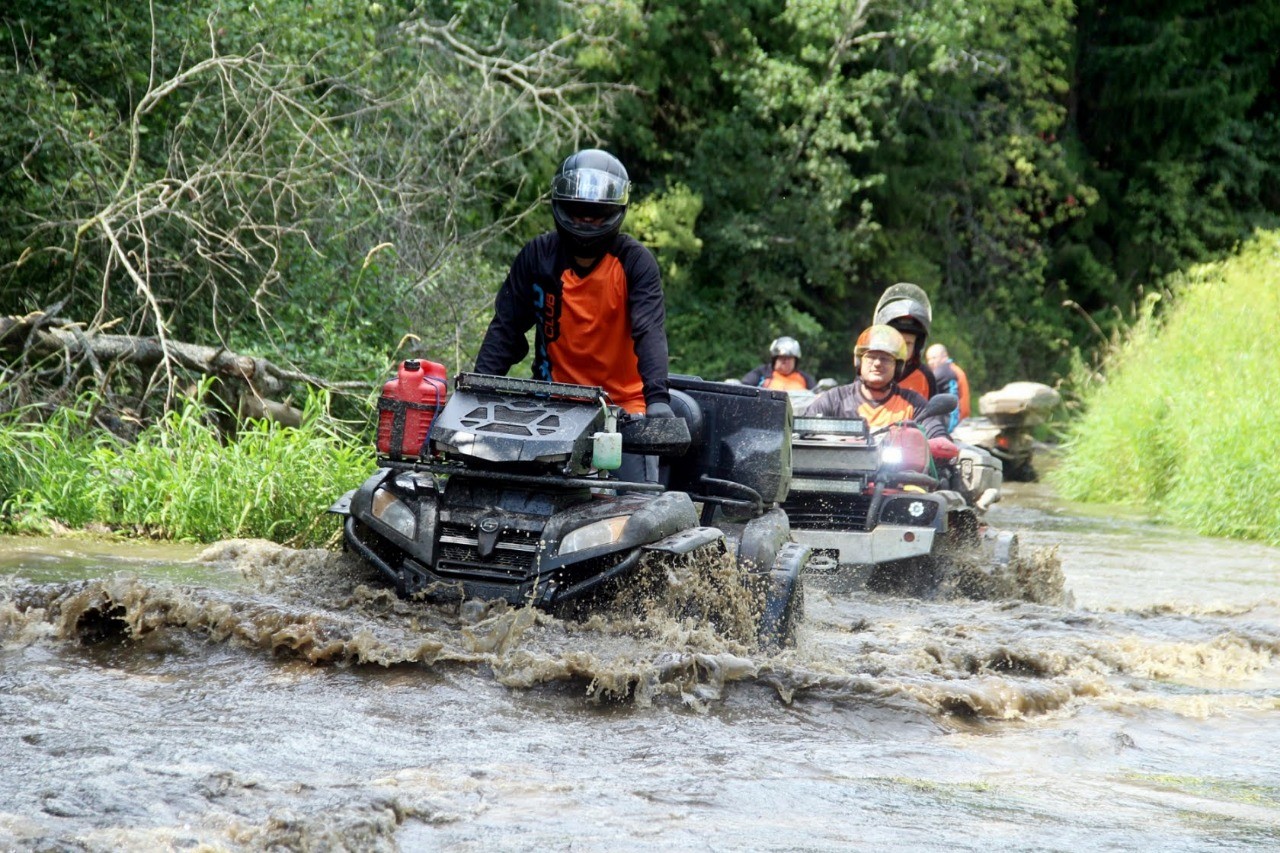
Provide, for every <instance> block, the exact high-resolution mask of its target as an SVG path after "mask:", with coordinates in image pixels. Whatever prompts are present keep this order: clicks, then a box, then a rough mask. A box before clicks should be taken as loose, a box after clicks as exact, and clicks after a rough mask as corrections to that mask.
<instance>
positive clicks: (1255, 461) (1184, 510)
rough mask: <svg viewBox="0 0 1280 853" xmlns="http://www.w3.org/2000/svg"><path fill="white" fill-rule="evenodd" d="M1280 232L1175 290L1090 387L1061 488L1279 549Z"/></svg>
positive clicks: (1060, 469) (1058, 481) (1059, 477)
mask: <svg viewBox="0 0 1280 853" xmlns="http://www.w3.org/2000/svg"><path fill="white" fill-rule="evenodd" d="M1277 281H1280V232H1258V234H1257V235H1256V236H1255V237H1254V239H1253V240H1252V241H1251V242H1249V243H1248V244H1247V245H1245V246H1243V247H1242V248H1241V250H1240V251H1239V252H1238V253H1237V254H1236V255H1235V256H1233V257H1232V258H1230V259H1228V260H1226V261H1223V262H1221V263H1215V264H1206V265H1203V266H1199V267H1195V268H1193V269H1191V270H1190V271H1188V272H1187V273H1185V274H1181V275H1178V276H1175V277H1173V278H1172V279H1170V280H1169V281H1168V282H1167V288H1168V289H1167V291H1166V293H1165V294H1162V295H1161V297H1160V298H1149V299H1148V302H1147V306H1146V309H1145V310H1144V312H1143V313H1142V315H1141V316H1140V317H1139V319H1138V321H1137V322H1136V323H1135V324H1134V325H1133V326H1132V327H1131V328H1130V329H1129V331H1128V334H1127V335H1126V336H1125V337H1124V339H1123V340H1122V341H1120V342H1119V343H1118V345H1117V346H1116V347H1115V348H1114V349H1113V351H1112V352H1111V354H1110V356H1109V357H1108V358H1107V360H1106V362H1105V364H1104V366H1103V374H1104V375H1105V381H1101V382H1098V383H1096V384H1094V385H1093V386H1092V387H1090V388H1088V389H1087V391H1086V394H1085V397H1084V414H1083V415H1082V416H1081V417H1080V418H1078V419H1077V420H1076V421H1075V422H1074V423H1073V424H1071V426H1070V427H1069V429H1068V437H1067V441H1066V442H1065V444H1064V446H1063V450H1062V454H1061V458H1060V461H1059V464H1058V465H1057V466H1056V468H1055V470H1054V471H1053V473H1052V474H1051V475H1050V476H1051V482H1052V483H1053V484H1054V486H1055V487H1056V488H1057V489H1058V490H1059V491H1060V492H1061V493H1062V495H1063V497H1065V498H1068V499H1070V500H1077V501H1092V502H1104V503H1119V504H1128V505H1134V506H1142V507H1145V508H1147V509H1149V510H1151V511H1154V512H1157V513H1158V514H1159V515H1160V516H1161V517H1162V518H1164V519H1167V520H1168V521H1170V522H1172V523H1175V524H1178V525H1181V526H1185V527H1187V528H1189V529H1191V530H1195V531H1197V532H1199V533H1203V534H1207V535H1212V536H1229V537H1238V538H1244V539H1253V540H1258V541H1263V542H1268V543H1271V544H1277V543H1280V502H1278V501H1276V500H1275V484H1276V483H1277V482H1280V431H1277V429H1276V426H1275V423H1274V421H1275V417H1276V412H1278V411H1280V385H1278V384H1277V382H1276V380H1275V355H1274V354H1275V353H1277V352H1280V324H1277V322H1276V320H1277V318H1280V288H1277V287H1276V282H1277Z"/></svg>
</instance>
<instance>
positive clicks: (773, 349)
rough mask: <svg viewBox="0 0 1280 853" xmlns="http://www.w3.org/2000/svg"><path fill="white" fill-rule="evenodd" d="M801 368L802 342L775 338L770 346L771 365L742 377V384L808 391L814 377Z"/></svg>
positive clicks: (758, 368)
mask: <svg viewBox="0 0 1280 853" xmlns="http://www.w3.org/2000/svg"><path fill="white" fill-rule="evenodd" d="M799 366H800V342H799V341H797V340H796V339H795V338H789V337H786V336H783V337H781V338H775V339H774V341H773V343H771V344H769V363H768V364H762V365H760V366H759V367H757V368H755V369H754V370H752V371H751V372H750V373H748V374H747V375H746V376H744V377H742V384H743V385H751V386H754V387H757V388H772V389H774V390H778V391H808V390H809V389H810V388H812V387H813V377H812V376H810V375H809V374H808V373H805V372H804V371H803V370H800V369H799Z"/></svg>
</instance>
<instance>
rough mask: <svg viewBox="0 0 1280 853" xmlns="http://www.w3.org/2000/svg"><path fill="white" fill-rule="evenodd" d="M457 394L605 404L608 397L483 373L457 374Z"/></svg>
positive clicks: (591, 388)
mask: <svg viewBox="0 0 1280 853" xmlns="http://www.w3.org/2000/svg"><path fill="white" fill-rule="evenodd" d="M454 387H455V388H457V389H458V390H459V391H492V392H493V393H495V394H525V395H527V396H530V397H542V398H548V397H550V398H555V399H558V400H578V401H590V402H601V401H603V402H606V403H607V402H609V394H608V392H606V391H605V390H604V389H603V388H601V387H599V386H597V385H570V384H569V383H568V382H543V381H542V380H540V379H517V378H515V377H513V376H489V375H487V374H484V373H459V374H458V378H457V379H456V380H455V381H454Z"/></svg>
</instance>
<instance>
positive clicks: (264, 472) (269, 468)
mask: <svg viewBox="0 0 1280 853" xmlns="http://www.w3.org/2000/svg"><path fill="white" fill-rule="evenodd" d="M327 403H328V400H327V397H325V396H324V395H319V394H317V395H314V396H313V397H312V398H310V399H309V400H308V402H307V404H306V409H305V415H304V418H303V421H302V425H301V426H299V427H296V428H294V427H284V426H281V425H279V424H276V423H273V422H268V421H251V422H248V423H246V424H244V425H243V426H242V427H241V429H240V431H239V433H238V435H237V436H236V439H235V440H234V441H224V439H223V438H222V436H220V434H219V432H218V430H217V428H216V427H215V426H214V425H213V423H212V421H211V419H210V418H209V416H208V415H209V413H208V411H207V410H206V408H205V407H204V406H203V405H201V404H200V403H197V402H194V401H188V402H186V403H184V404H183V405H182V406H181V407H180V408H178V409H176V410H174V411H172V412H170V413H169V414H168V415H167V416H165V417H164V418H163V419H162V420H161V421H159V422H158V423H156V424H154V425H152V426H150V427H148V428H147V429H145V430H143V432H142V433H141V434H140V435H139V436H138V438H137V440H136V441H135V442H133V443H125V442H123V441H121V440H120V439H118V438H116V437H115V436H113V435H112V434H110V433H108V432H106V431H104V430H101V429H98V428H95V427H93V426H92V425H91V424H90V421H89V417H88V414H87V412H88V411H90V409H91V405H92V400H89V399H85V400H82V401H80V404H79V405H78V406H77V407H76V408H74V409H62V410H59V411H58V412H57V413H56V414H54V415H53V416H52V417H51V418H49V419H48V420H45V421H43V422H41V423H36V424H30V423H23V422H22V419H21V413H10V414H9V415H8V416H7V417H6V419H5V421H4V422H0V460H4V461H5V464H3V465H0V530H4V531H8V532H18V533H36V532H49V531H51V530H55V529H59V527H60V526H64V527H70V528H73V529H75V528H83V527H85V526H86V525H105V526H107V527H109V528H111V529H113V530H116V531H121V532H125V533H128V534H140V535H147V536H154V537H160V538H167V539H179V540H186V541H195V542H214V541H217V540H219V539H226V538H232V537H259V538H265V539H271V540H274V541H276V542H282V543H288V544H291V545H297V546H301V545H317V544H323V543H324V542H326V541H328V540H329V539H330V538H331V537H332V536H333V534H334V531H335V530H336V523H335V522H334V521H333V518H332V517H329V518H326V517H325V510H326V509H327V508H328V506H329V505H330V504H331V503H332V502H333V500H334V499H335V498H337V497H338V495H340V494H341V493H342V492H344V491H346V490H347V489H350V488H353V487H355V486H356V485H358V484H359V483H360V482H361V481H363V479H364V478H365V477H367V476H368V475H369V474H370V473H372V471H373V468H374V454H373V448H372V447H371V446H369V445H368V444H367V443H366V442H365V441H364V440H362V439H361V438H359V437H358V436H356V435H354V434H353V433H352V432H350V431H349V430H347V429H345V428H344V427H343V426H342V425H341V424H339V423H337V422H335V421H334V420H333V419H332V418H330V417H328V415H327V414H326V412H327Z"/></svg>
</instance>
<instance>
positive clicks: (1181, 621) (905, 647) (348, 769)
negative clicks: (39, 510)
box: [0, 484, 1280, 851]
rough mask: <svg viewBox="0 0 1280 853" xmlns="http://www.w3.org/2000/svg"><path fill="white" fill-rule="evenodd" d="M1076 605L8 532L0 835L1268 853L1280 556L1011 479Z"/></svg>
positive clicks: (204, 843) (87, 842)
mask: <svg viewBox="0 0 1280 853" xmlns="http://www.w3.org/2000/svg"><path fill="white" fill-rule="evenodd" d="M990 519H991V521H992V522H993V523H994V524H996V525H998V526H1000V527H1004V528H1009V529H1016V530H1018V531H1019V532H1020V535H1021V537H1022V540H1023V548H1024V550H1026V549H1029V548H1052V547H1056V548H1057V554H1058V558H1059V560H1060V561H1061V569H1062V572H1063V574H1064V575H1065V578H1066V584H1067V586H1068V587H1069V589H1070V591H1071V593H1072V595H1073V598H1074V601H1073V602H1071V603H1070V604H1067V605H1046V604H1036V603H1031V602H1028V601H1022V600H996V601H971V600H950V601H919V600H915V599H908V598H901V597H894V596H886V595H874V594H870V593H867V592H865V591H862V590H858V589H856V588H846V587H845V586H844V585H842V584H841V583H839V582H837V581H833V579H831V578H817V579H815V580H814V581H813V582H811V583H810V584H809V586H808V595H807V603H806V616H805V620H804V623H803V627H802V629H801V634H800V639H799V643H798V645H797V647H796V648H794V649H790V650H786V651H783V652H780V653H776V654H767V653H762V652H759V651H757V650H754V649H751V648H749V647H745V646H743V645H741V644H738V643H736V642H734V641H733V640H732V639H726V638H725V637H723V636H721V635H720V634H717V633H716V632H714V631H711V630H708V629H707V627H706V626H703V625H698V624H695V623H693V622H691V621H687V620H686V621H680V620H677V619H666V620H664V619H661V618H650V619H647V620H645V621H643V622H636V621H634V620H629V619H626V618H623V617H622V616H621V615H620V614H615V615H614V616H609V617H602V618H597V619H594V620H591V621H589V622H585V623H572V622H562V621H558V620H556V619H553V618H551V617H548V616H545V615H542V614H538V613H534V612H530V611H525V610H501V609H498V610H495V611H489V612H483V611H480V610H477V609H460V608H457V607H436V606H431V605H424V604H412V603H407V602H402V601H398V600H397V599H395V598H394V597H393V596H391V595H389V594H388V593H387V592H386V590H385V588H384V587H383V586H382V585H381V584H380V583H379V582H378V581H377V578H376V577H375V576H374V575H373V574H371V572H370V571H369V570H368V569H367V568H366V567H364V566H362V565H361V564H359V563H358V562H355V561H354V560H352V559H350V558H348V557H345V556H342V555H339V554H336V553H330V552H326V551H292V550H288V549H284V548H280V547H277V546H273V545H270V544H267V543H262V542H243V541H240V542H225V543H219V544H218V545H215V546H213V547H211V548H192V547H186V546H163V547H161V546H149V545H144V544H138V543H128V544H109V543H100V542H93V541H89V540H80V539H26V538H23V539H0V850H7V849H17V850H50V851H53V850H155V849H176V850H186V849H190V850H268V849H270V850H289V849H309V850H461V851H471V850H485V851H489V850H601V849H610V850H615V851H616V850H651V849H670V850H739V849H752V850H850V849H854V850H881V849H894V850H947V851H957V850H962V851H963V850H973V851H992V850H1001V851H1004V850H1037V851H1039V850H1062V851H1079V850H1237V849H1238V850H1246V849H1247V850H1271V849H1277V848H1280V666H1278V665H1277V662H1278V658H1277V655H1278V654H1280V549H1274V548H1267V547H1263V546H1259V545H1252V544H1245V543H1240V542H1232V541H1225V540H1212V539H1204V538H1198V537H1195V536H1191V535H1189V534H1186V533H1182V532H1179V531H1176V530H1171V529H1168V528H1164V527H1160V526H1157V525H1153V524H1150V523H1148V522H1146V521H1145V520H1143V519H1142V518H1141V517H1138V516H1118V515H1117V514H1115V512H1114V511H1113V510H1097V509H1091V508H1087V507H1077V506H1068V505H1065V504H1063V503H1061V502H1059V501H1057V500H1055V499H1054V498H1053V497H1052V495H1050V494H1049V493H1048V492H1047V490H1045V489H1044V488H1043V487H1040V486H1037V485H1035V484H1030V485H1020V486H1015V487H1014V488H1013V489H1012V490H1011V493H1010V494H1009V495H1008V496H1007V497H1006V500H1005V501H1004V502H1003V503H1002V504H1000V505H997V507H996V508H995V509H993V511H992V513H991V517H990Z"/></svg>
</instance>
